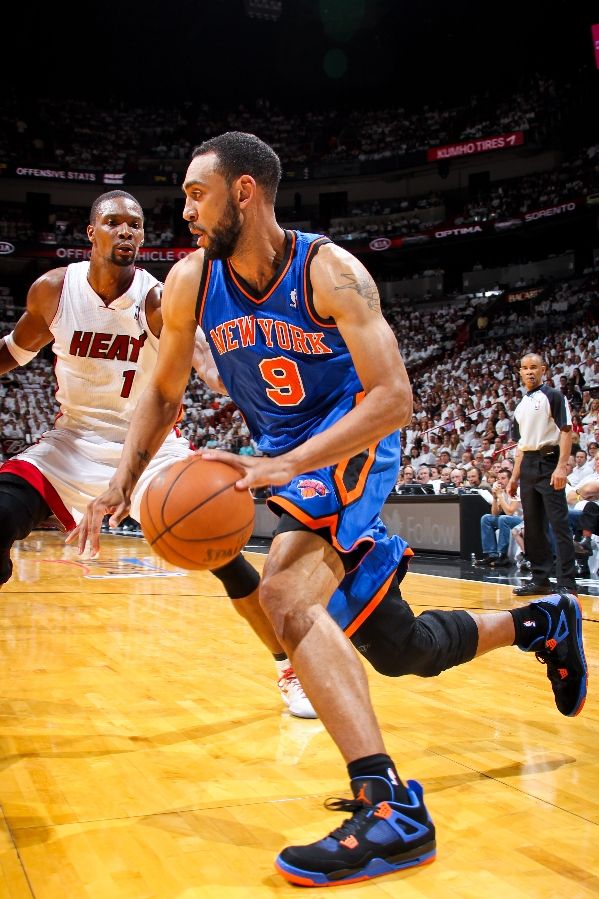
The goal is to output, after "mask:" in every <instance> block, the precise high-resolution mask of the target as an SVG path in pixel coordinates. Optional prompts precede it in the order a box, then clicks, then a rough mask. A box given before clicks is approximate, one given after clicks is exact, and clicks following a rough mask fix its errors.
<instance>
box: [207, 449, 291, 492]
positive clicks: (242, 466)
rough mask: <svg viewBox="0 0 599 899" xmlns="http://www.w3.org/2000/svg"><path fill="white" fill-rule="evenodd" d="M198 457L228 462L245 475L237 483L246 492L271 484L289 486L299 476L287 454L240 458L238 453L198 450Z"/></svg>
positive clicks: (238, 487)
mask: <svg viewBox="0 0 599 899" xmlns="http://www.w3.org/2000/svg"><path fill="white" fill-rule="evenodd" d="M198 455H199V456H201V457H202V459H211V460H213V461H215V462H226V463H227V465H232V466H233V468H236V469H237V471H238V472H239V473H240V474H241V475H243V477H242V478H241V479H240V480H239V481H236V483H235V486H236V488H237V489H238V490H246V489H248V488H250V487H268V486H269V484H273V485H279V484H287V482H288V481H290V480H291V478H292V477H294V475H295V474H297V472H295V471H292V469H291V465H290V464H289V462H288V461H287V460H286V455H285V454H283V455H281V456H238V455H237V454H236V453H226V452H225V451H224V450H217V449H201V450H198Z"/></svg>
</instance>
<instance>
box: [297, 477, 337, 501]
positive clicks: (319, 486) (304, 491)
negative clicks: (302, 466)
mask: <svg viewBox="0 0 599 899" xmlns="http://www.w3.org/2000/svg"><path fill="white" fill-rule="evenodd" d="M297 489H298V491H299V493H300V496H301V497H302V499H310V498H311V497H313V496H326V495H327V493H328V492H329V491H328V488H327V487H325V485H324V484H323V483H322V481H317V480H316V478H304V480H302V481H298V485H297Z"/></svg>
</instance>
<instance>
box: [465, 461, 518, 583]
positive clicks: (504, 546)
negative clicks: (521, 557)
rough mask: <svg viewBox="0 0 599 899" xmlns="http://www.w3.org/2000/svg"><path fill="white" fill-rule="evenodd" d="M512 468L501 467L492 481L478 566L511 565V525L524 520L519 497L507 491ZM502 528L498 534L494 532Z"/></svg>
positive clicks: (481, 527)
mask: <svg viewBox="0 0 599 899" xmlns="http://www.w3.org/2000/svg"><path fill="white" fill-rule="evenodd" d="M510 474H511V473H510V471H509V469H507V468H502V469H501V471H500V472H499V474H498V475H497V481H496V482H495V483H494V484H493V488H492V494H493V502H492V505H491V512H490V513H488V514H487V515H483V516H482V518H481V520H480V539H481V544H482V550H483V554H482V557H481V558H480V559H478V560H477V561H476V562H475V563H474V564H475V565H477V566H479V567H490V568H504V567H506V566H507V565H509V564H510V559H509V556H508V550H509V545H510V535H511V533H512V528H514V527H516V525H518V524H520V523H521V522H522V514H521V511H522V505H521V503H520V499H519V497H517V496H516V497H511V496H510V494H509V493H508V490H507V488H508V484H509V481H510ZM496 530H498V531H499V536H497V535H496V533H495V531H496Z"/></svg>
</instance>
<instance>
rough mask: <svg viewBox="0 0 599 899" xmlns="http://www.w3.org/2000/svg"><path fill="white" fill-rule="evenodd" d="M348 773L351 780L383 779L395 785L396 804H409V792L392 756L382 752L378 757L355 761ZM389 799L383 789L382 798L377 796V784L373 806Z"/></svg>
mask: <svg viewBox="0 0 599 899" xmlns="http://www.w3.org/2000/svg"><path fill="white" fill-rule="evenodd" d="M347 773H348V774H349V777H350V780H354V779H355V778H358V777H382V778H384V779H385V780H386V781H387V783H390V784H392V785H393V789H394V792H395V802H402V803H404V804H405V803H407V802H409V797H408V791H407V789H406V786H405V784H403V783H402V781H401V780H400V777H399V774H398V773H397V768H396V767H395V765H394V763H393V760H392V759H391V758H390V756H388V755H385V754H384V753H382V752H381V753H377V754H376V755H366V756H364V758H361V759H355V761H353V762H350V763H349V765H348V766H347ZM381 787H382V784H381ZM388 799H389V796H388V794H387V791H386V790H383V789H382V790H381V796H380V798H379V797H378V796H377V790H376V783H375V785H374V790H373V797H372V801H373V805H376V804H377V802H384V801H385V800H387V801H388Z"/></svg>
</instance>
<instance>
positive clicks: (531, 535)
mask: <svg viewBox="0 0 599 899" xmlns="http://www.w3.org/2000/svg"><path fill="white" fill-rule="evenodd" d="M546 371H547V366H546V365H545V363H544V361H543V359H542V358H541V356H539V355H538V354H537V353H528V354H527V355H526V356H523V357H522V360H521V362H520V379H521V380H522V384H523V385H524V387H525V389H526V393H525V394H524V396H523V397H522V399H521V401H520V402H519V403H518V405H517V406H516V409H515V412H514V419H515V422H514V437H515V439H516V440H518V451H517V453H516V462H515V465H514V471H513V472H512V477H511V478H510V481H509V484H508V486H507V490H508V493H509V494H510V495H511V496H515V495H516V490H517V489H518V482H520V499H521V502H522V515H523V517H524V549H525V555H526V557H527V559H528V560H529V561H530V565H531V570H532V579H531V580H530V581H527V582H526V583H524V584H522V586H520V587H515V588H514V590H513V593H514V594H515V595H516V596H536V595H539V594H548V593H555V592H556V591H555V588H554V587H553V585H552V584H551V583H550V581H549V575H550V574H551V570H552V567H553V552H552V549H551V544H550V543H549V537H548V532H547V523H548V522H549V524H550V525H551V527H552V528H553V533H554V535H555V542H556V563H557V566H556V567H557V592H558V593H574V594H576V593H577V586H576V580H575V573H576V566H575V555H574V544H573V542H572V534H571V532H570V525H569V523H568V504H567V502H566V491H565V489H564V488H565V486H566V476H567V471H566V462H567V460H568V458H569V456H570V451H571V447H572V419H571V416H570V407H569V406H568V400H567V399H566V397H565V396H564V395H563V393H561V392H560V391H559V390H556V388H555V387H549V386H548V385H546V384H543V377H544V375H545V372H546Z"/></svg>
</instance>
